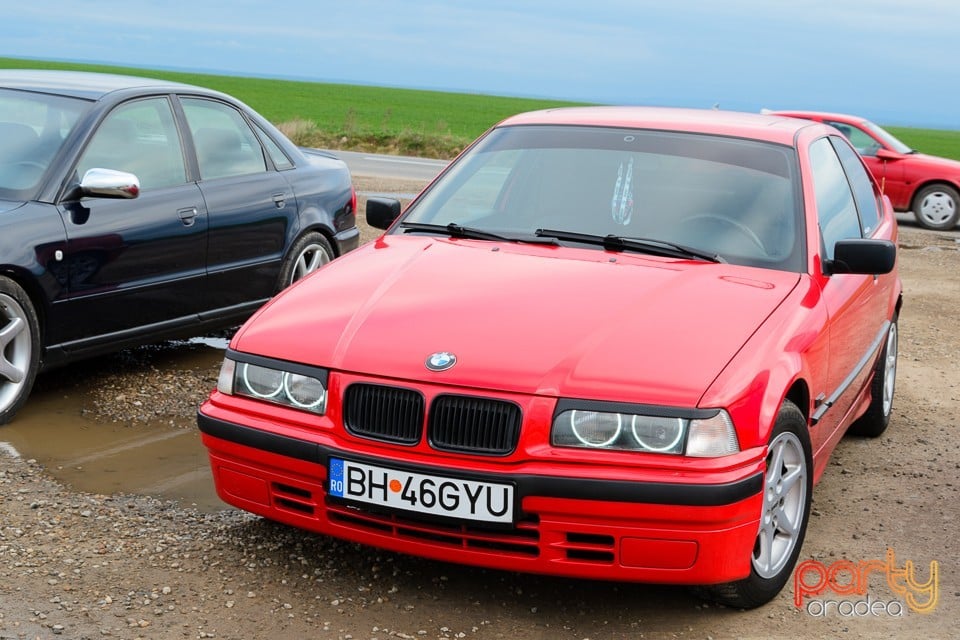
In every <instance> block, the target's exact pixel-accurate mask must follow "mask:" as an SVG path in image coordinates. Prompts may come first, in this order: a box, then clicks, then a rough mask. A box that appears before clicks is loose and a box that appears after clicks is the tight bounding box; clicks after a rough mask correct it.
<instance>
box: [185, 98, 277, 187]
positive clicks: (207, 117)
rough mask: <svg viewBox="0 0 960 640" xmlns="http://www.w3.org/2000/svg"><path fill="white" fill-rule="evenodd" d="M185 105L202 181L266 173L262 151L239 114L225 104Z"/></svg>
mask: <svg viewBox="0 0 960 640" xmlns="http://www.w3.org/2000/svg"><path fill="white" fill-rule="evenodd" d="M182 103H183V112H184V114H186V116H187V125H188V126H189V127H190V134H191V135H192V136H193V144H194V146H195V147H196V149H197V162H198V163H199V165H200V177H201V178H202V179H204V180H212V179H215V178H228V177H233V176H244V175H250V174H252V173H261V172H263V171H266V170H267V163H266V160H265V158H264V155H263V147H261V146H260V141H259V140H258V139H257V136H256V134H254V133H253V130H252V129H250V127H249V126H248V125H247V122H246V120H244V119H243V116H241V115H240V112H238V111H237V110H236V109H234V108H233V107H230V106H228V105H225V104H223V103H222V102H215V101H213V100H204V99H201V98H183V99H182Z"/></svg>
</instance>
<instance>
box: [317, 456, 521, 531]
mask: <svg viewBox="0 0 960 640" xmlns="http://www.w3.org/2000/svg"><path fill="white" fill-rule="evenodd" d="M513 490H514V488H513V485H509V484H498V483H494V482H477V481H474V480H462V479H460V478H449V477H445V476H436V475H433V474H425V473H410V472H408V471H399V470H397V469H389V468H386V467H380V466H375V465H370V464H361V463H359V462H353V461H351V460H341V459H339V458H330V495H332V496H337V497H338V498H344V499H346V500H355V501H357V502H366V503H369V504H376V505H380V506H384V507H391V508H394V509H402V510H404V511H415V512H417V513H427V514H430V515H436V516H446V517H448V518H463V519H466V520H479V521H482V522H507V523H512V522H513Z"/></svg>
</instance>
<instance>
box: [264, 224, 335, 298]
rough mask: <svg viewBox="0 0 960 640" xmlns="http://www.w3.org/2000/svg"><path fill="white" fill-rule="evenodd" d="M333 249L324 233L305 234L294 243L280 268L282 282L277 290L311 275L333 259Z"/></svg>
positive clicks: (312, 232) (311, 232)
mask: <svg viewBox="0 0 960 640" xmlns="http://www.w3.org/2000/svg"><path fill="white" fill-rule="evenodd" d="M333 258H334V254H333V249H332V248H331V247H330V243H329V242H327V239H326V238H324V237H323V235H322V234H320V233H317V232H316V231H310V232H308V233H305V234H303V235H302V236H300V238H299V239H298V240H297V241H296V242H294V243H293V247H292V248H291V249H290V253H289V254H287V259H286V260H285V261H284V263H283V268H282V269H281V270H280V283H279V286H278V287H277V290H278V291H279V290H282V289H285V288H287V287H289V286H290V285H291V284H293V283H294V282H296V281H297V280H300V279H301V278H303V277H304V276H306V275H309V274H311V273H313V272H314V271H316V270H317V269H319V268H320V267H322V266H323V265H325V264H327V263H328V262H330V261H331V260H333Z"/></svg>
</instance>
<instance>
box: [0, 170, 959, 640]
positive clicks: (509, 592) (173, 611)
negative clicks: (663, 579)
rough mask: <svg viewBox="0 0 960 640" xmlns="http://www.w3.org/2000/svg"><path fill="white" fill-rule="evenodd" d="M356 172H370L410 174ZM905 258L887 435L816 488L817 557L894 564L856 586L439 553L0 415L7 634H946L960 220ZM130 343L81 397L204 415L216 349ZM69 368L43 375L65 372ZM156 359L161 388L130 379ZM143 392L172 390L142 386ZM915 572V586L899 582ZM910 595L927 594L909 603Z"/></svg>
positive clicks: (950, 618) (114, 415)
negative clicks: (731, 592) (597, 573)
mask: <svg viewBox="0 0 960 640" xmlns="http://www.w3.org/2000/svg"><path fill="white" fill-rule="evenodd" d="M357 182H358V185H357V186H358V189H360V190H361V191H364V192H389V191H394V192H413V191H416V190H417V188H419V185H417V184H386V183H382V182H374V181H370V180H358V181H357ZM361 202H362V199H361ZM364 234H365V235H364V237H365V239H369V238H370V237H372V235H373V232H372V231H370V230H365V232H364ZM900 268H901V274H902V277H903V281H904V290H905V294H904V297H905V303H904V308H903V313H902V315H901V318H900V361H899V376H898V384H897V395H896V399H895V408H894V417H893V420H892V423H891V425H890V428H889V429H888V431H887V433H886V434H885V435H884V436H883V437H881V438H879V439H876V440H868V439H860V438H852V437H849V438H846V439H845V440H844V441H843V442H842V443H841V444H840V446H839V448H838V450H837V451H836V452H835V454H834V456H833V459H832V461H831V463H830V465H829V467H828V469H827V472H826V473H825V475H824V477H823V479H822V481H821V482H820V484H819V485H818V486H817V487H816V488H815V490H814V502H813V512H812V517H811V522H810V526H809V530H808V533H807V539H806V542H805V544H804V548H803V551H802V553H801V556H800V560H801V562H803V561H808V562H809V564H811V565H814V564H815V563H820V564H819V565H817V566H822V567H824V568H825V569H826V570H829V569H831V568H832V569H837V568H839V567H841V565H839V564H835V563H837V562H838V561H841V560H848V561H850V562H851V563H853V564H848V565H846V566H847V568H848V571H847V573H843V572H840V573H836V574H835V576H836V577H837V582H839V583H841V584H842V585H848V586H849V585H850V584H851V576H852V575H854V574H853V573H851V572H850V571H849V569H850V568H851V567H854V568H856V567H859V566H860V565H859V564H858V563H861V562H867V561H871V560H875V561H878V562H877V563H875V565H877V566H879V565H880V564H883V565H884V567H887V569H878V568H877V566H875V567H874V569H873V572H872V574H869V575H868V577H867V579H866V581H865V582H864V589H863V591H864V592H865V593H864V594H856V593H853V594H848V595H838V594H836V593H834V592H832V591H829V590H828V591H827V592H825V593H823V594H820V595H815V596H814V595H811V596H808V597H807V598H806V599H805V601H804V603H803V606H802V607H800V608H798V607H797V606H796V605H795V602H794V598H795V595H796V594H797V590H796V589H795V584H794V583H793V582H792V581H791V582H790V583H788V585H787V587H786V588H784V590H783V592H782V593H781V594H780V596H779V597H778V598H777V599H776V600H774V601H773V602H772V603H770V604H769V605H767V606H765V607H762V608H760V609H757V610H754V611H738V610H734V609H727V608H723V607H716V606H707V605H704V604H702V603H701V602H700V601H698V600H697V599H695V598H694V597H692V596H691V595H690V594H689V593H688V592H687V591H686V590H685V589H683V588H678V587H666V586H659V585H633V584H615V583H599V582H587V581H578V580H564V579H558V578H548V577H541V576H531V575H521V574H513V573H506V572H496V571H485V570H481V569H474V568H466V567H461V566H455V565H448V564H443V563H438V562H430V561H425V560H421V559H417V558H413V557H408V556H403V555H398V554H392V553H387V552H382V551H378V550H375V549H369V548H363V547H359V546H356V545H352V544H348V543H344V542H340V541H337V540H333V539H330V538H325V537H322V536H315V535H311V534H306V533H303V532H300V531H297V530H294V529H291V528H287V527H284V526H281V525H277V524H274V523H271V522H268V521H265V520H262V519H259V518H256V517H253V516H249V515H247V514H244V513H241V512H239V511H236V510H233V509H230V508H228V507H226V506H224V508H223V509H222V510H220V511H217V512H213V513H210V512H201V511H198V510H196V509H190V508H186V507H183V506H181V505H179V504H177V503H173V502H165V501H160V500H157V499H154V498H151V497H148V496H142V495H99V494H89V493H82V492H79V491H76V490H73V489H71V488H70V487H67V486H64V485H62V484H60V483H59V482H58V481H56V480H55V478H54V477H53V475H51V473H50V471H49V470H47V469H45V468H44V466H43V465H42V464H40V463H38V462H37V461H35V460H28V459H23V458H20V457H17V455H16V452H15V451H14V450H13V449H12V448H11V447H9V446H5V445H4V444H3V443H2V441H3V440H4V438H3V428H2V427H0V639H11V638H18V639H20V638H72V639H93V638H130V639H133V638H164V639H165V638H230V639H244V640H247V639H255V638H308V637H309V638H320V639H323V638H339V639H358V640H359V639H372V638H377V639H382V640H387V639H390V638H403V639H410V638H471V639H484V640H486V639H500V638H505V639H510V638H518V639H522V640H533V639H538V638H550V639H553V638H557V639H559V638H574V639H584V638H590V639H593V640H601V639H606V638H631V639H633V638H806V637H845V638H889V637H898V638H899V637H915V638H953V637H956V633H957V631H956V629H957V628H958V624H960V575H958V571H957V558H958V557H960V536H958V535H957V527H958V516H960V495H958V485H960V472H958V470H960V435H958V432H957V429H958V425H957V422H958V420H957V418H958V416H960V368H958V366H957V364H956V362H957V357H958V355H960V337H958V336H960V331H958V326H957V325H958V322H957V320H958V309H960V233H958V232H951V233H931V232H926V231H922V230H920V229H918V228H916V227H913V226H910V225H907V224H904V225H902V226H901V252H900ZM121 361H122V362H123V363H124V364H123V366H122V367H119V369H118V370H117V371H112V370H109V369H111V367H110V365H107V366H106V367H104V365H102V364H100V365H99V366H98V367H94V368H93V369H92V370H89V371H88V372H87V373H85V374H84V375H92V376H102V384H99V389H100V390H101V391H100V393H95V394H91V395H90V397H88V398H85V399H84V400H82V401H81V403H82V406H81V407H80V408H79V409H78V410H79V411H83V412H86V413H93V414H102V415H103V416H105V417H109V418H111V419H120V420H126V421H128V422H130V423H131V424H132V423H134V422H136V421H139V420H143V419H147V417H150V416H157V415H162V417H163V418H164V424H168V423H169V424H172V425H173V426H171V427H167V428H178V429H195V425H194V423H193V411H194V409H195V406H196V404H195V402H196V400H195V396H191V395H190V394H180V393H178V388H180V387H189V388H191V389H196V388H197V386H198V385H199V386H200V387H201V388H209V386H210V385H211V384H212V382H211V381H212V380H213V379H215V375H216V371H215V369H214V370H206V371H193V370H191V371H190V372H180V371H178V370H177V368H176V364H175V363H174V364H169V363H167V364H165V365H164V368H163V370H162V371H159V372H158V370H157V368H156V367H154V366H152V365H151V364H150V363H149V362H146V363H144V362H141V361H140V360H139V359H138V358H136V357H132V358H131V357H128V356H127V357H123V359H122V360H114V361H112V362H121ZM109 362H111V361H108V363H109ZM76 371H77V370H73V374H72V375H76ZM67 377H68V376H64V377H60V378H56V377H48V378H46V379H45V380H42V381H41V382H42V384H46V385H58V384H63V385H68V384H69V383H68V382H67V381H66V380H67ZM156 379H159V380H160V381H161V382H162V384H163V385H164V386H163V389H164V392H163V393H160V394H150V393H141V394H139V395H137V394H135V393H134V392H133V391H131V389H143V388H144V387H145V386H149V385H150V384H151V383H152V381H153V380H156ZM204 385H205V386H204ZM181 395H182V396H183V399H180V400H176V401H173V402H172V403H171V401H170V398H171V397H173V398H180V397H181ZM201 395H202V394H201ZM134 396H136V397H137V398H138V399H137V400H136V401H135V402H134V401H131V398H132V397H134ZM151 397H153V398H158V397H159V399H157V400H155V401H156V402H164V403H166V404H164V405H163V406H162V407H159V406H158V407H154V406H151V405H150V402H151V400H150V398H151ZM137 403H139V404H137ZM145 404H146V406H145ZM158 464H162V461H158ZM888 550H889V551H888ZM890 553H892V554H893V557H892V558H891V557H890V556H889V555H888V554H890ZM931 563H936V571H935V575H933V576H932V575H931V571H932V569H933V567H932V565H931ZM889 567H892V568H893V570H892V571H890V570H889ZM900 570H905V574H904V573H899V574H898V573H897V571H900ZM887 573H889V574H891V575H892V576H894V579H893V580H891V582H888V581H886V580H885V579H884V575H885V574H887ZM810 575H811V574H810V573H807V574H805V577H804V578H803V580H804V581H810V580H811V578H810ZM898 576H899V577H898ZM814 577H816V575H815V574H814ZM911 577H912V578H913V579H914V587H915V588H914V590H913V591H905V592H904V591H900V590H898V589H899V587H901V586H903V585H905V584H906V583H907V582H906V580H907V578H911ZM923 582H929V583H930V584H929V585H928V588H927V590H926V591H925V592H924V591H923V590H922V589H921V588H920V587H921V586H922V585H921V584H920V583H923ZM891 584H893V586H891ZM933 587H936V589H935V590H934V589H933ZM912 595H915V596H916V597H915V599H914V600H910V599H909V597H910V596H912ZM934 597H935V598H936V599H935V600H934V599H933V598H934ZM839 602H845V603H846V604H845V605H840V604H838V603H839ZM911 602H912V603H913V604H914V605H916V607H915V608H922V605H924V604H927V605H931V604H932V605H933V606H928V608H929V609H931V610H930V611H929V612H927V613H917V612H916V611H914V609H911V608H910V606H909V605H910V603H911ZM831 603H832V604H831ZM878 603H879V604H878ZM898 603H899V607H898V606H897V605H898ZM831 607H832V608H831Z"/></svg>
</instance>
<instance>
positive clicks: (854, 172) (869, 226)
mask: <svg viewBox="0 0 960 640" xmlns="http://www.w3.org/2000/svg"><path fill="white" fill-rule="evenodd" d="M830 141H831V142H832V143H833V148H834V150H836V152H837V156H839V158H840V163H841V164H842V165H843V170H844V171H845V172H846V174H847V179H848V180H849V181H850V187H851V188H852V189H853V199H854V201H856V203H857V211H858V212H859V213H860V225H861V227H862V228H863V235H864V236H871V235H873V232H874V231H875V230H876V228H877V224H879V223H880V200H879V199H880V194H879V193H877V191H876V190H875V188H874V184H873V180H872V179H871V178H870V176H869V175H868V174H867V170H866V169H864V167H863V162H861V161H860V158H859V157H858V156H857V154H856V153H855V152H854V150H853V149H851V148H850V145H848V144H847V143H846V142H844V141H843V140H841V139H839V138H837V137H836V136H833V137H831V138H830Z"/></svg>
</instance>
